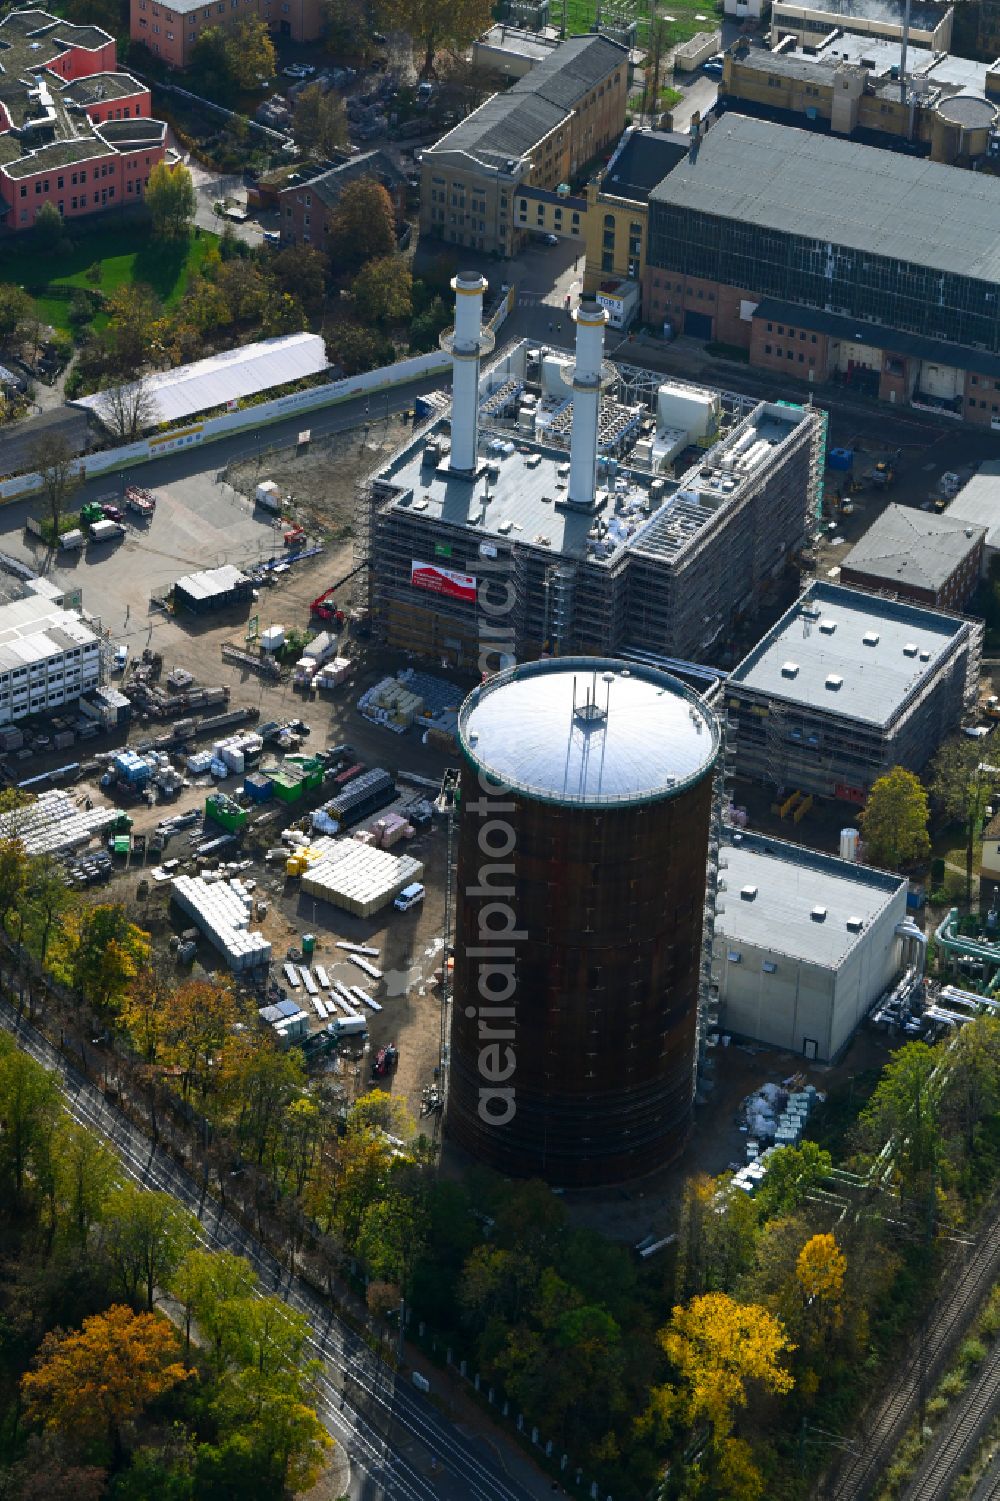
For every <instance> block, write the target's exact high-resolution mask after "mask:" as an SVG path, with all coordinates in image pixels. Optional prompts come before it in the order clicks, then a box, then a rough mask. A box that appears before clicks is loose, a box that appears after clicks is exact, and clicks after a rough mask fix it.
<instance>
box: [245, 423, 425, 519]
mask: <svg viewBox="0 0 1000 1501" xmlns="http://www.w3.org/2000/svg"><path fill="white" fill-rule="evenodd" d="M306 420H307V419H306V418H303V421H306ZM409 433H410V425H409V423H408V422H404V421H403V419H402V416H401V415H399V414H397V413H386V412H385V411H384V410H383V401H382V399H381V398H380V396H379V394H378V393H376V394H374V395H373V396H372V399H371V407H370V415H369V421H368V422H367V423H366V424H365V426H364V427H362V428H355V429H354V430H353V431H351V432H348V433H331V434H330V435H329V436H328V437H324V438H319V439H316V440H315V441H314V442H310V443H309V445H308V446H307V447H305V448H304V449H302V450H301V451H300V450H299V449H297V448H295V447H286V448H279V449H265V450H262V451H261V452H260V453H259V454H257V455H256V456H255V457H253V458H248V459H244V460H242V461H241V462H239V463H235V464H231V465H229V467H228V468H227V470H226V480H227V481H228V483H229V484H230V485H232V486H233V488H234V489H236V490H239V491H240V492H241V493H242V494H243V495H246V496H248V497H252V496H253V495H254V494H255V493H256V489H257V486H258V485H259V484H261V483H262V482H263V481H264V480H273V481H274V483H275V484H276V485H277V486H278V487H279V489H280V490H281V491H282V492H283V493H284V494H285V495H287V496H290V497H291V500H292V502H293V506H294V510H295V514H296V516H297V518H298V519H299V520H300V522H301V524H302V525H303V526H305V527H306V529H307V530H308V531H309V534H310V536H312V535H320V536H323V537H326V538H330V539H331V540H335V539H337V538H344V537H347V536H349V535H350V533H351V531H352V529H353V522H354V508H355V493H356V488H357V485H358V482H359V480H361V479H363V478H364V476H365V475H367V474H368V472H369V471H370V470H372V469H374V468H376V466H377V465H378V464H379V463H380V462H382V461H383V460H384V459H386V458H387V457H388V456H389V455H390V454H392V453H394V452H395V450H396V449H397V448H398V447H399V446H400V444H402V443H403V442H404V441H405V440H406V439H407V438H408V437H409Z"/></svg>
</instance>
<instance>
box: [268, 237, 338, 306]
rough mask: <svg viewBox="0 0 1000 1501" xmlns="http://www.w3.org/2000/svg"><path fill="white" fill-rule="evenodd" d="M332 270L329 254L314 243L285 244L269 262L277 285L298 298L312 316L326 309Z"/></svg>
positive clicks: (269, 267) (269, 268)
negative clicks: (324, 307)
mask: <svg viewBox="0 0 1000 1501" xmlns="http://www.w3.org/2000/svg"><path fill="white" fill-rule="evenodd" d="M329 269H330V267H329V262H328V261H327V258H326V256H325V255H324V254H323V253H322V251H320V250H314V249H313V248H312V246H311V245H286V246H285V248H284V249H283V250H279V251H277V253H276V254H274V255H272V256H271V258H270V260H269V262H268V270H269V271H270V273H271V275H272V277H273V278H274V281H275V283H276V284H277V286H278V288H279V289H280V290H281V291H282V292H287V293H288V294H289V295H290V296H293V297H296V298H297V299H298V300H299V302H300V303H301V304H302V306H303V308H304V309H305V310H306V312H307V313H309V314H310V316H312V317H316V316H318V315H319V314H320V313H321V312H322V311H323V305H324V303H325V301H326V278H327V273H328V271H329Z"/></svg>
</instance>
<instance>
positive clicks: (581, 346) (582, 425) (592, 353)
mask: <svg viewBox="0 0 1000 1501" xmlns="http://www.w3.org/2000/svg"><path fill="white" fill-rule="evenodd" d="M572 316H573V319H574V321H575V323H576V364H575V365H574V367H573V372H572V374H573V435H572V438H571V440H570V450H569V500H570V504H571V505H574V506H580V507H584V508H587V509H589V508H590V507H591V506H593V504H594V497H595V495H596V493H597V422H598V415H599V411H600V405H601V387H602V385H603V384H604V381H603V379H602V373H603V364H604V325H605V324H606V323H607V321H608V315H607V312H606V311H605V309H604V308H602V307H601V306H600V304H599V303H597V302H595V301H593V300H592V299H588V300H587V301H586V302H581V303H580V306H579V307H578V308H576V310H575V311H574V313H573V315H572Z"/></svg>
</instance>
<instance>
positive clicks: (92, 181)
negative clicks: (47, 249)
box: [0, 10, 166, 231]
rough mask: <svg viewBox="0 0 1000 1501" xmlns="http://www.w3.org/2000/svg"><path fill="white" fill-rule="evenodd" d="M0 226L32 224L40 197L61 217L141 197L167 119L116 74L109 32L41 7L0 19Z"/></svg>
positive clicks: (140, 89) (160, 151)
mask: <svg viewBox="0 0 1000 1501" xmlns="http://www.w3.org/2000/svg"><path fill="white" fill-rule="evenodd" d="M0 56H2V58H3V73H4V88H3V91H2V93H0V223H2V225H3V228H4V229H6V230H11V231H18V230H22V229H30V228H31V227H32V225H33V224H34V222H35V219H36V217H37V214H38V211H39V209H40V208H41V206H42V204H43V203H52V204H54V205H55V206H56V208H57V209H58V211H59V213H60V214H61V215H62V216H63V217H64V218H66V219H71V218H78V217H82V216H83V215H84V214H93V213H100V212H102V211H105V210H107V209H112V208H119V207H120V206H121V205H122V204H128V203H135V202H138V201H139V200H141V198H142V195H143V192H144V190H145V186H146V183H147V182H148V181H149V174H150V171H151V170H152V168H153V167H154V166H155V165H156V164H157V162H161V161H162V160H163V155H164V140H165V135H166V126H165V125H164V124H163V122H162V121H160V120H154V119H152V118H151V116H150V98H149V90H148V89H147V88H146V86H145V85H144V84H141V83H139V82H138V81H137V80H136V79H135V78H133V77H132V76H131V75H130V74H128V73H120V72H118V71H117V56H116V47H115V40H114V37H112V36H109V35H108V33H107V32H106V31H102V30H101V28H100V27H99V26H73V25H71V24H70V23H69V22H66V21H60V20H57V19H56V17H55V16H50V15H48V14H47V13H46V12H45V11H39V10H22V11H11V12H10V13H9V14H8V15H7V16H5V17H4V18H3V20H2V21H0Z"/></svg>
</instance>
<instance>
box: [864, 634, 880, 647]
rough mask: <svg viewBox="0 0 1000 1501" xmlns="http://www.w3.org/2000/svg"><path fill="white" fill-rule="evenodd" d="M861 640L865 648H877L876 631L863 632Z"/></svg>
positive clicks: (877, 638) (877, 637)
mask: <svg viewBox="0 0 1000 1501" xmlns="http://www.w3.org/2000/svg"><path fill="white" fill-rule="evenodd" d="M861 639H862V641H863V642H864V643H865V645H866V646H878V641H879V636H878V631H865V633H864V635H863V636H862V638H861Z"/></svg>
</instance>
